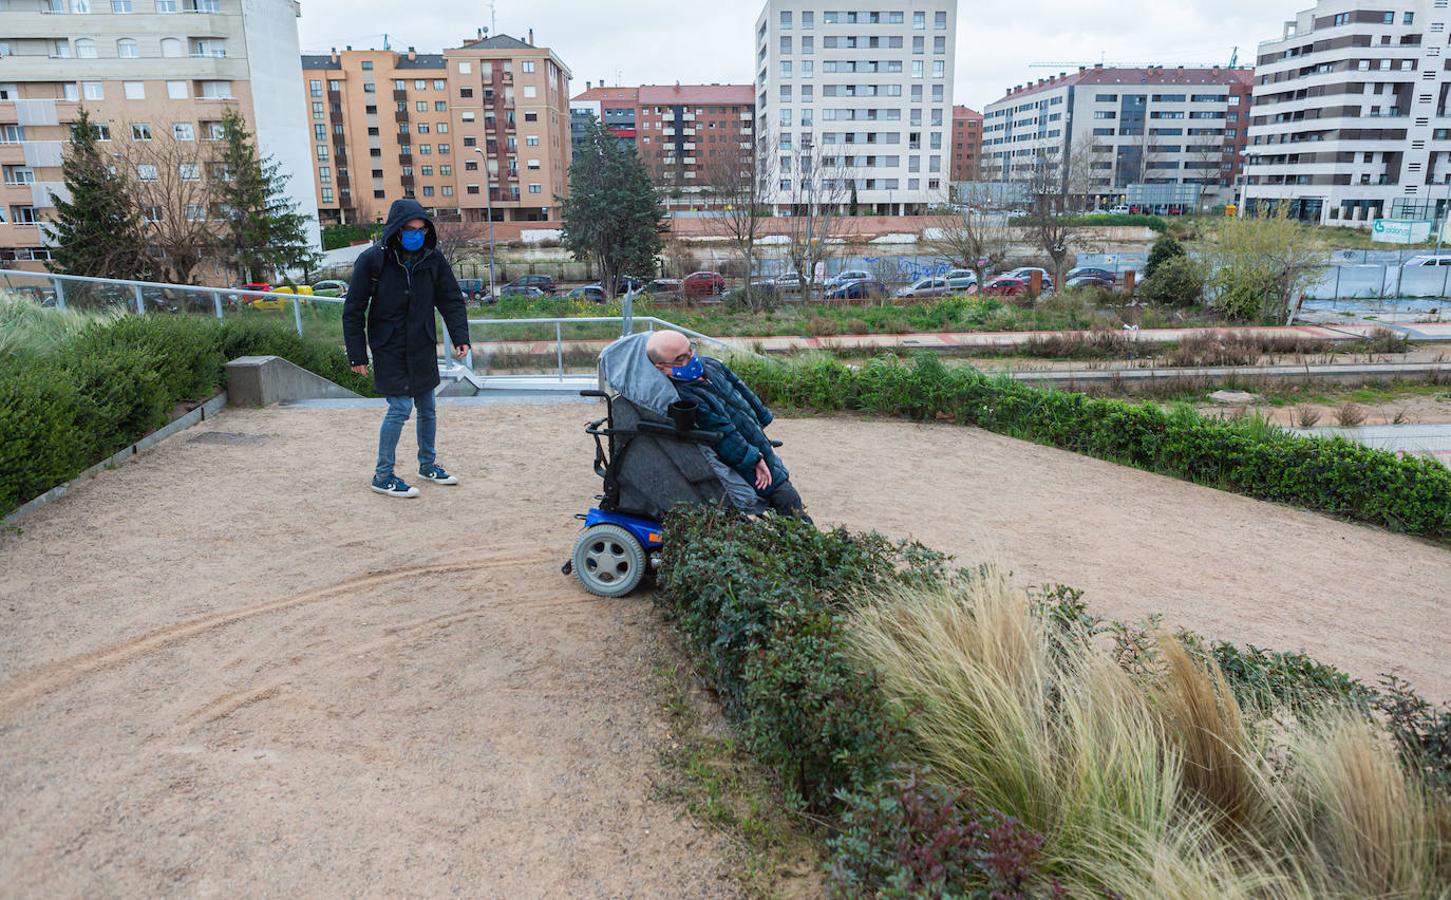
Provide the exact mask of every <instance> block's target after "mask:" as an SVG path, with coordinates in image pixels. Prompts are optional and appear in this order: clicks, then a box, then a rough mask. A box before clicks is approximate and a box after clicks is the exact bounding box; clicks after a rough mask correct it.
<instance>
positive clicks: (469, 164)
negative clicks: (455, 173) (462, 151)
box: [464, 159, 479, 172]
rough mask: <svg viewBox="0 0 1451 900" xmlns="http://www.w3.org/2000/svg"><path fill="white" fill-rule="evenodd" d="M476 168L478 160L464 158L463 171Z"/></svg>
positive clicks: (476, 169)
mask: <svg viewBox="0 0 1451 900" xmlns="http://www.w3.org/2000/svg"><path fill="white" fill-rule="evenodd" d="M478 170H479V163H478V160H475V159H466V160H464V171H465V172H477V171H478Z"/></svg>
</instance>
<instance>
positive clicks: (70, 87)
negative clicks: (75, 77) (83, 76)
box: [61, 81, 81, 100]
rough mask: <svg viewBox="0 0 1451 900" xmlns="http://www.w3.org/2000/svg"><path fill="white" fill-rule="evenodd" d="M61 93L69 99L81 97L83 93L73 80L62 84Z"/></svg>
mask: <svg viewBox="0 0 1451 900" xmlns="http://www.w3.org/2000/svg"><path fill="white" fill-rule="evenodd" d="M61 93H62V94H63V95H64V96H65V98H66V99H67V100H79V99H81V93H80V91H78V90H76V85H75V82H72V81H67V82H66V83H65V84H63V85H61Z"/></svg>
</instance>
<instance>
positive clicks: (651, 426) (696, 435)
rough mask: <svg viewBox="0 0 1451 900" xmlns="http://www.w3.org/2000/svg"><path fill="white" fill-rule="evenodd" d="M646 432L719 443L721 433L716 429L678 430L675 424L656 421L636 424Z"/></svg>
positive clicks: (693, 440) (694, 440)
mask: <svg viewBox="0 0 1451 900" xmlns="http://www.w3.org/2000/svg"><path fill="white" fill-rule="evenodd" d="M635 427H636V428H637V429H638V430H640V431H641V432H643V433H644V434H650V435H654V436H656V437H663V438H670V439H671V440H676V441H684V442H685V443H688V444H719V443H720V438H721V436H720V434H719V433H717V432H714V431H676V430H675V428H674V427H673V426H670V425H660V424H657V423H655V422H640V423H639V424H637V425H636V426H635Z"/></svg>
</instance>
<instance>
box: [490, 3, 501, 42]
mask: <svg viewBox="0 0 1451 900" xmlns="http://www.w3.org/2000/svg"><path fill="white" fill-rule="evenodd" d="M498 33H499V22H498V11H497V10H496V9H495V5H494V0H489V34H498Z"/></svg>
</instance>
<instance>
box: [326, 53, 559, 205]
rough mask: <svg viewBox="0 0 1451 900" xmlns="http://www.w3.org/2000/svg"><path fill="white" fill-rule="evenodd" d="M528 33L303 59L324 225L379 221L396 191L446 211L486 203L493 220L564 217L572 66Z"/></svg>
mask: <svg viewBox="0 0 1451 900" xmlns="http://www.w3.org/2000/svg"><path fill="white" fill-rule="evenodd" d="M533 39H534V35H533V32H532V31H531V32H530V33H529V35H528V38H527V39H526V40H519V39H517V38H513V37H510V36H508V35H502V34H500V35H493V36H491V37H483V36H482V34H480V36H479V37H477V38H476V39H474V40H471V41H467V42H465V43H464V44H463V45H462V46H460V47H457V48H453V49H447V50H444V51H443V52H442V53H419V52H417V51H416V50H414V49H413V48H411V47H410V48H409V49H408V51H407V52H401V53H400V52H395V51H392V50H353V49H351V48H348V49H345V50H342V51H334V52H331V53H328V54H326V55H316V56H304V57H303V58H302V68H303V80H304V83H305V84H304V87H305V94H306V102H307V121H308V124H309V126H310V131H311V138H312V141H311V145H312V150H313V165H314V168H315V172H316V179H317V206H318V211H319V214H320V216H321V218H322V221H323V223H324V224H332V223H339V222H358V221H363V222H374V221H380V220H381V219H382V218H383V217H384V216H385V215H386V214H387V211H388V204H389V203H391V202H392V201H393V200H396V199H398V198H399V197H413V198H415V199H417V200H418V202H419V203H421V204H423V206H424V207H426V208H428V209H430V210H432V211H433V213H434V214H435V215H436V216H438V217H439V218H441V219H445V220H462V221H466V222H482V221H484V220H485V210H486V208H491V211H492V215H493V219H494V221H496V222H545V221H552V220H557V219H558V215H557V200H558V198H559V197H561V196H563V195H564V194H565V193H566V192H567V190H568V186H569V178H568V173H569V160H570V140H569V127H570V126H569V101H568V96H569V69H568V68H567V67H566V66H565V65H564V62H563V61H562V60H561V59H560V58H559V57H558V56H557V55H556V54H555V53H554V52H553V51H552V50H550V49H549V48H547V47H537V46H535V45H534V43H533ZM479 151H483V153H482V154H480V152H479ZM486 173H487V178H486V177H485V175H486ZM485 191H489V193H488V194H486V193H485Z"/></svg>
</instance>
